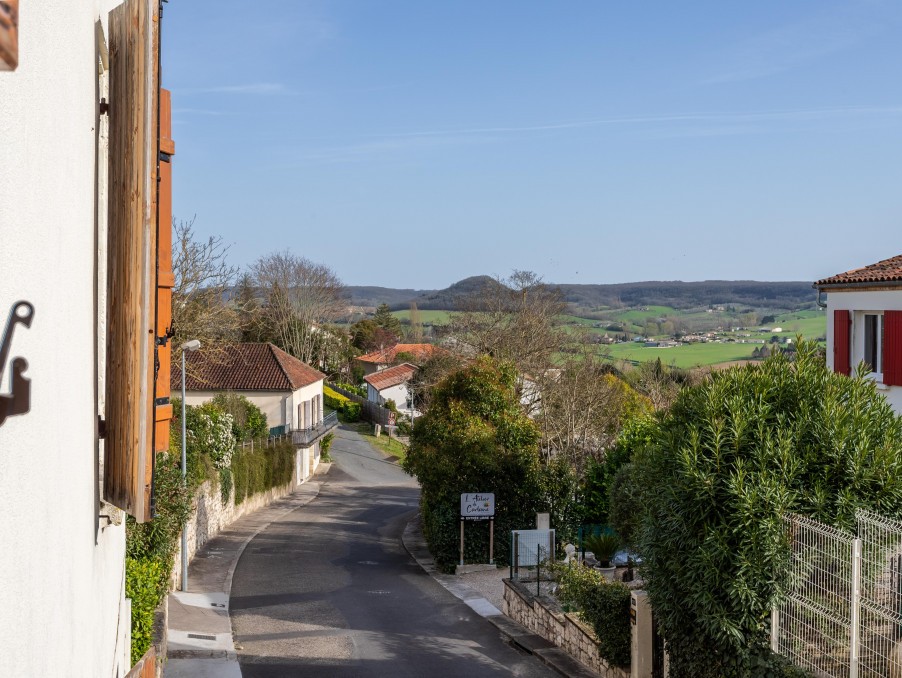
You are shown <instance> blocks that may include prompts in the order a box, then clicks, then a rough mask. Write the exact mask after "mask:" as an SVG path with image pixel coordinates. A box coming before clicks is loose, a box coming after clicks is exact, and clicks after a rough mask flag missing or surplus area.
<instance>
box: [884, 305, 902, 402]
mask: <svg viewBox="0 0 902 678" xmlns="http://www.w3.org/2000/svg"><path fill="white" fill-rule="evenodd" d="M883 383H884V384H888V385H890V386H902V311H885V312H884V313H883Z"/></svg>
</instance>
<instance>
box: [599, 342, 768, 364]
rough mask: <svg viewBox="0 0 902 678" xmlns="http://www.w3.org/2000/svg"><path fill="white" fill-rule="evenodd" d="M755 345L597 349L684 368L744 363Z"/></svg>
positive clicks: (614, 355) (615, 355) (636, 345)
mask: <svg viewBox="0 0 902 678" xmlns="http://www.w3.org/2000/svg"><path fill="white" fill-rule="evenodd" d="M759 346H761V344H734V343H728V344H716V343H707V344H683V345H681V346H674V347H673V348H646V347H645V346H644V345H642V344H639V343H628V344H613V345H611V346H605V347H603V348H602V349H600V350H601V351H603V352H609V355H610V356H611V358H614V359H619V360H638V361H640V362H648V361H649V360H657V359H658V358H660V359H661V362H662V363H664V364H665V365H673V366H675V367H684V368H688V367H699V366H706V365H716V364H718V363H726V362H731V361H733V360H747V359H749V358H751V357H752V351H754V350H755V349H756V348H758V347H759Z"/></svg>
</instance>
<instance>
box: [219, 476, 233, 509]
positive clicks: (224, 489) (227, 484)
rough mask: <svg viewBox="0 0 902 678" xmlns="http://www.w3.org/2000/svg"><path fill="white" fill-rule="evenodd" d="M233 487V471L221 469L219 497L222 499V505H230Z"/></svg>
mask: <svg viewBox="0 0 902 678" xmlns="http://www.w3.org/2000/svg"><path fill="white" fill-rule="evenodd" d="M232 486H233V483H232V469H231V468H221V469H219V496H220V498H221V499H222V503H224V504H226V503H228V501H229V498H231V496H232Z"/></svg>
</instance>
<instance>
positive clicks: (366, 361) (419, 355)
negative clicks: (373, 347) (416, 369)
mask: <svg viewBox="0 0 902 678" xmlns="http://www.w3.org/2000/svg"><path fill="white" fill-rule="evenodd" d="M441 350H442V349H441V348H439V347H438V346H435V345H434V344H395V345H394V346H391V347H389V348H386V349H382V350H380V351H373V352H372V353H367V354H365V355H362V356H360V357H358V358H356V359H355V360H356V361H357V364H358V365H360V366H361V367H362V368H363V374H364V376H367V375H370V374H375V373H376V372H381V371H382V370H385V369H388V368H389V367H391V366H392V365H394V364H396V363H397V362H398V360H399V358H398V355H399V354H406V355H407V356H410V358H409V359H412V360H414V361H416V362H417V363H419V364H422V363H424V362H426V361H427V360H429V358H431V357H432V356H434V355H435V354H436V353H437V352H439V351H441ZM403 357H404V355H402V358H403Z"/></svg>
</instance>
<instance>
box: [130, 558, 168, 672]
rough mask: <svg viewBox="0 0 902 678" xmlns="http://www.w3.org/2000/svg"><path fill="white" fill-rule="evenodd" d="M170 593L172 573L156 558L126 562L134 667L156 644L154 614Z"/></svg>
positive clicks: (133, 559) (131, 559)
mask: <svg viewBox="0 0 902 678" xmlns="http://www.w3.org/2000/svg"><path fill="white" fill-rule="evenodd" d="M168 589H169V570H168V569H167V568H166V567H164V566H163V563H161V562H160V561H159V560H158V559H156V558H140V559H135V558H126V560H125V595H126V597H128V598H131V601H132V647H131V660H132V666H134V665H135V664H137V663H138V661H139V660H140V659H141V657H143V656H144V653H145V652H147V650H148V649H150V645H151V643H152V642H153V622H154V614H155V613H156V609H157V607H159V605H160V601H162V600H163V596H165V595H166V592H167V590H168Z"/></svg>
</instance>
